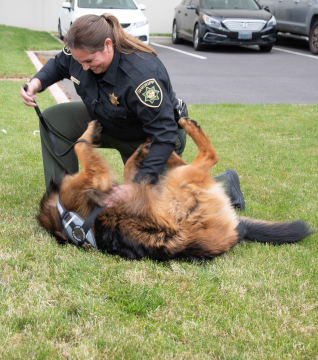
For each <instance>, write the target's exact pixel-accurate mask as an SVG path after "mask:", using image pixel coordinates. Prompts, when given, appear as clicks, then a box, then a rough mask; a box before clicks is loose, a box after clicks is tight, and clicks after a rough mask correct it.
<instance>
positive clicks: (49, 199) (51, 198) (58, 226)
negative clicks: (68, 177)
mask: <svg viewBox="0 0 318 360" xmlns="http://www.w3.org/2000/svg"><path fill="white" fill-rule="evenodd" d="M58 189H59V186H58V185H57V184H56V183H54V182H51V184H50V190H51V191H50V193H49V194H48V193H45V194H44V195H43V197H42V200H41V202H40V211H39V213H38V215H37V221H38V224H39V225H40V226H41V227H43V228H44V229H45V230H46V231H48V232H49V233H50V234H51V235H53V236H54V237H55V239H56V240H57V241H58V242H59V243H60V244H65V243H66V242H67V237H66V234H65V233H64V231H63V230H64V228H63V224H62V220H61V217H60V214H59V212H58V210H57V206H56V204H57V199H58V196H59V191H58Z"/></svg>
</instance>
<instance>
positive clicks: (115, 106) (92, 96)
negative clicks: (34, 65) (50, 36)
mask: <svg viewBox="0 0 318 360" xmlns="http://www.w3.org/2000/svg"><path fill="white" fill-rule="evenodd" d="M34 77H35V78H38V79H39V80H40V81H41V84H42V87H43V90H44V89H46V88H47V87H48V86H50V85H52V84H54V83H55V82H57V81H60V80H62V79H64V78H68V79H71V80H72V81H73V82H74V86H75V89H76V92H77V93H78V95H79V96H80V97H81V98H82V100H83V102H84V104H85V105H86V109H87V111H88V113H89V115H90V117H91V118H92V119H93V120H94V119H98V120H99V121H100V122H101V124H102V126H103V132H104V133H107V134H109V135H110V136H112V137H114V138H117V139H120V140H124V141H137V140H143V139H146V138H147V137H149V136H150V137H151V138H152V145H151V149H150V152H149V154H148V156H147V158H146V160H145V161H144V163H143V166H142V167H141V169H140V170H139V172H138V174H137V176H136V179H138V180H140V179H141V178H143V177H145V176H146V175H147V174H153V175H158V174H160V173H161V172H162V170H163V167H164V165H165V163H166V162H167V160H168V159H169V157H170V155H171V153H172V151H173V150H174V149H175V142H176V138H177V129H178V126H177V123H176V121H175V119H174V107H175V105H176V104H177V99H176V97H175V93H174V92H173V89H172V86H171V82H170V79H169V75H168V73H167V70H166V69H165V67H164V65H163V64H162V62H161V61H160V60H159V59H158V57H157V56H155V55H153V54H148V53H141V52H138V54H134V53H132V54H129V55H126V54H122V53H119V52H118V51H117V50H115V52H114V57H113V60H112V62H111V64H110V67H109V68H108V70H107V71H106V72H105V73H104V75H103V76H100V75H97V74H94V73H93V71H91V70H87V71H84V70H83V67H82V65H81V64H80V63H79V62H77V61H76V60H75V59H74V58H73V56H72V54H71V52H70V51H69V49H68V48H66V47H65V48H64V49H63V51H62V52H61V53H59V54H58V55H56V57H55V59H50V60H49V61H48V62H47V63H46V64H45V65H44V67H43V68H42V69H41V70H40V71H39V72H38V73H37V74H36V75H35V76H34Z"/></svg>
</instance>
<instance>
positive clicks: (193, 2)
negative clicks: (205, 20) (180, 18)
mask: <svg viewBox="0 0 318 360" xmlns="http://www.w3.org/2000/svg"><path fill="white" fill-rule="evenodd" d="M190 4H192V5H195V6H199V0H191V1H190Z"/></svg>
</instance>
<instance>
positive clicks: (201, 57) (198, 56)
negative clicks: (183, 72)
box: [151, 42, 207, 60]
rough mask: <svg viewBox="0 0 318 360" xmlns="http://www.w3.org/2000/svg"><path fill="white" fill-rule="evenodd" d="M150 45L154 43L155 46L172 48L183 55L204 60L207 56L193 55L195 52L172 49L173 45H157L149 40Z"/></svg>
mask: <svg viewBox="0 0 318 360" xmlns="http://www.w3.org/2000/svg"><path fill="white" fill-rule="evenodd" d="M151 45H155V46H159V47H162V48H165V49H169V50H173V51H177V52H179V53H181V54H185V55H189V56H193V57H196V58H198V59H202V60H206V59H207V58H206V57H204V56H200V55H195V54H191V53H188V52H186V51H182V50H178V49H174V48H173V47H170V46H165V45H159V44H157V43H154V42H151Z"/></svg>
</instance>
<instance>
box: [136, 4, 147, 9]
mask: <svg viewBox="0 0 318 360" xmlns="http://www.w3.org/2000/svg"><path fill="white" fill-rule="evenodd" d="M138 7H139V9H140V10H146V5H144V4H139V5H138Z"/></svg>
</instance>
